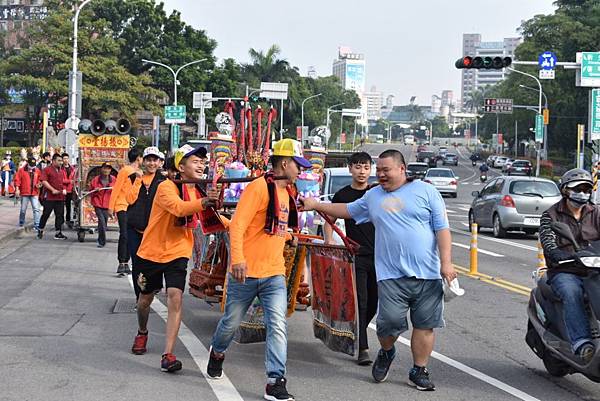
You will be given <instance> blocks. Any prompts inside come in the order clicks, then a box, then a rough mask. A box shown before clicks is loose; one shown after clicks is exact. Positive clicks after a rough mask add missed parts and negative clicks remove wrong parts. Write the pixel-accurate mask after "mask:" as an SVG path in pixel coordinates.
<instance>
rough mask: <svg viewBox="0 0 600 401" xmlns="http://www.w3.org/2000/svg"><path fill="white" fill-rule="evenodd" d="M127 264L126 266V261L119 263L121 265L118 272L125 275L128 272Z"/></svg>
mask: <svg viewBox="0 0 600 401" xmlns="http://www.w3.org/2000/svg"><path fill="white" fill-rule="evenodd" d="M125 266H126V264H125V263H119V267H117V274H118V275H119V276H124V275H126V274H127V273H126V270H125Z"/></svg>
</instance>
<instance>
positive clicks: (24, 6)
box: [0, 0, 48, 49]
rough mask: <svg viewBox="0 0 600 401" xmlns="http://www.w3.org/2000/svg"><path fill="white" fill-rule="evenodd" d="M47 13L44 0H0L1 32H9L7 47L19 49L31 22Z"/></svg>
mask: <svg viewBox="0 0 600 401" xmlns="http://www.w3.org/2000/svg"><path fill="white" fill-rule="evenodd" d="M47 14H48V7H46V6H45V5H44V0H0V32H1V33H6V34H7V35H6V39H5V41H6V42H5V45H6V47H7V48H8V49H15V48H17V49H18V48H19V39H20V38H23V37H24V36H25V34H26V29H27V25H28V24H29V22H30V21H32V20H39V19H43V18H45V17H46V15H47Z"/></svg>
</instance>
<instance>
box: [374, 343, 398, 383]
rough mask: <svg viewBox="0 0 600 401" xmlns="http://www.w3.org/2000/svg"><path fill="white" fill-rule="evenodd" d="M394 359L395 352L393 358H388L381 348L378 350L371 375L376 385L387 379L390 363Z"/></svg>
mask: <svg viewBox="0 0 600 401" xmlns="http://www.w3.org/2000/svg"><path fill="white" fill-rule="evenodd" d="M395 357H396V352H395V350H394V356H393V357H391V358H389V357H388V354H387V352H386V351H384V349H383V348H381V349H380V350H379V352H378V353H377V359H375V363H374V364H373V369H372V371H371V372H372V374H373V379H374V380H375V382H377V383H381V382H384V381H385V379H387V376H388V371H389V370H390V365H391V364H392V361H393V360H394V358H395Z"/></svg>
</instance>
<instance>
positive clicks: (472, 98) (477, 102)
mask: <svg viewBox="0 0 600 401" xmlns="http://www.w3.org/2000/svg"><path fill="white" fill-rule="evenodd" d="M486 90H487V87H485V86H481V87H479V88H477V89H475V90H473V91H471V92H469V94H468V95H467V98H466V100H465V108H466V109H467V110H470V111H471V112H477V109H479V107H481V106H483V99H485V92H486Z"/></svg>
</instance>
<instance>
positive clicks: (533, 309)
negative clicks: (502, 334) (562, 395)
mask: <svg viewBox="0 0 600 401" xmlns="http://www.w3.org/2000/svg"><path fill="white" fill-rule="evenodd" d="M552 230H553V231H554V232H555V233H556V234H557V235H559V236H561V237H563V238H565V239H567V240H568V241H569V242H571V243H572V244H573V248H574V249H575V257H574V258H573V259H571V260H565V261H562V262H560V264H575V265H577V266H579V267H582V268H586V269H588V270H589V273H588V275H587V276H585V277H584V278H583V287H584V290H585V294H586V295H585V299H586V301H585V302H586V310H587V315H588V319H589V323H590V329H591V333H592V342H593V343H594V345H595V347H596V351H595V352H594V355H593V357H592V359H591V360H590V361H589V362H587V363H586V362H585V361H584V360H583V359H581V358H580V357H579V356H578V355H575V354H574V353H573V352H572V350H571V344H570V342H569V337H568V335H567V330H566V327H565V323H564V320H563V307H562V302H561V300H560V299H559V298H558V296H557V295H556V294H555V293H554V291H553V290H552V287H551V286H550V285H549V284H548V283H547V279H546V277H545V275H544V274H543V272H540V271H536V272H534V275H535V276H536V278H537V286H536V287H535V288H534V289H533V290H532V291H531V296H530V298H529V305H528V307H527V315H528V316H529V321H528V322H527V335H526V336H525V341H526V342H527V345H529V347H530V348H531V349H532V350H533V352H534V353H535V354H536V355H537V356H538V357H539V358H540V359H541V360H542V362H543V363H544V367H545V368H546V370H547V371H548V373H550V374H551V375H552V376H555V377H563V376H565V375H568V374H573V373H581V374H582V375H584V376H586V377H587V378H588V379H590V380H592V381H594V382H597V383H600V326H599V322H598V318H599V317H600V241H595V242H592V243H591V244H590V245H588V246H586V247H585V248H582V247H581V246H580V245H579V244H578V243H577V241H576V240H575V237H574V236H573V233H572V232H571V230H570V229H569V226H567V225H566V224H565V223H560V222H554V223H552Z"/></svg>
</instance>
